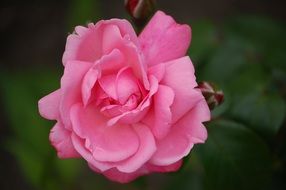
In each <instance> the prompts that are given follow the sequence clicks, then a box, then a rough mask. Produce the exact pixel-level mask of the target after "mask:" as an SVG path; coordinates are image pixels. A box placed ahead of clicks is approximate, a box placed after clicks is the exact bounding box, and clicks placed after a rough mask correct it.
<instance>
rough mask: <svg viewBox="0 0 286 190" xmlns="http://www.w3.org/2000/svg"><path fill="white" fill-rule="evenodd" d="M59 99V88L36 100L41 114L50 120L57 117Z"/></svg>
mask: <svg viewBox="0 0 286 190" xmlns="http://www.w3.org/2000/svg"><path fill="white" fill-rule="evenodd" d="M60 99H61V90H60V89H58V90H56V91H54V92H52V93H50V94H49V95H47V96H45V97H43V98H42V99H40V100H39V102H38V107H39V112H40V114H41V116H42V117H44V118H46V119H50V120H55V119H57V118H58V117H59V104H60Z"/></svg>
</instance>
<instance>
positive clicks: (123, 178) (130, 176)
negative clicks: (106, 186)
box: [89, 165, 149, 183]
mask: <svg viewBox="0 0 286 190" xmlns="http://www.w3.org/2000/svg"><path fill="white" fill-rule="evenodd" d="M89 167H90V168H91V169H92V170H94V171H95V172H100V171H99V170H98V169H97V168H95V167H93V166H92V165H89ZM148 173H149V171H148V170H146V169H145V168H142V169H140V170H138V171H136V172H133V173H124V172H120V171H118V170H117V169H116V168H112V169H109V170H107V171H105V172H103V175H104V176H105V177H107V178H108V179H110V180H112V181H116V182H119V183H128V182H131V181H132V180H134V179H136V178H138V177H139V176H142V175H146V174H148Z"/></svg>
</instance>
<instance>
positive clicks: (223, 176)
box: [199, 120, 271, 190]
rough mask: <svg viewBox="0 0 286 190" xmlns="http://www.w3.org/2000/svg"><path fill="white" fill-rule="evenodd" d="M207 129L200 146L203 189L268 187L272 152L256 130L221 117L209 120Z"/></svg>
mask: <svg viewBox="0 0 286 190" xmlns="http://www.w3.org/2000/svg"><path fill="white" fill-rule="evenodd" d="M208 132H209V137H208V140H207V142H206V144H204V145H203V146H201V147H200V149H199V150H200V156H201V159H202V161H203V163H204V172H205V176H204V177H205V178H204V184H205V188H204V189H206V190H208V189H210V190H216V189H218V190H221V189H232V190H236V189H237V190H241V189H243V190H248V189H249V190H253V189H268V185H269V180H270V175H271V168H270V167H271V156H270V152H269V149H268V147H267V145H266V144H265V143H264V142H263V141H262V140H261V139H260V138H259V137H258V136H257V135H256V134H255V133H253V132H252V131H251V130H249V129H248V128H246V127H245V126H243V125H241V124H237V123H234V122H231V121H224V120H220V121H219V120H217V121H213V122H211V123H210V124H209V125H208Z"/></svg>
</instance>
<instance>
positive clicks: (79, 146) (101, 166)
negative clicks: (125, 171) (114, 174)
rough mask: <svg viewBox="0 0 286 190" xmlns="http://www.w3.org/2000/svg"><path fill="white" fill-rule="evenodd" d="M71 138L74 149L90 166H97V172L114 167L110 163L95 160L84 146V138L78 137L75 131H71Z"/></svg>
mask: <svg viewBox="0 0 286 190" xmlns="http://www.w3.org/2000/svg"><path fill="white" fill-rule="evenodd" d="M71 139H72V143H73V145H74V148H75V149H76V151H77V152H78V153H79V154H80V155H81V156H82V157H83V158H84V159H85V160H86V161H87V162H88V163H89V165H90V166H91V165H92V166H93V167H94V168H95V167H96V168H98V169H97V170H98V171H97V172H103V171H106V170H109V169H110V168H112V167H114V165H113V164H112V163H109V162H100V161H97V160H95V159H94V157H93V155H92V153H91V152H90V151H89V150H87V148H85V140H83V139H81V138H80V137H78V136H77V135H76V134H75V133H72V136H71Z"/></svg>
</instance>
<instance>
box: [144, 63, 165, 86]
mask: <svg viewBox="0 0 286 190" xmlns="http://www.w3.org/2000/svg"><path fill="white" fill-rule="evenodd" d="M148 75H153V76H155V77H156V78H157V79H158V81H159V82H160V81H161V80H162V79H163V77H164V75H165V64H164V63H160V64H157V65H154V66H152V67H149V69H148Z"/></svg>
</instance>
